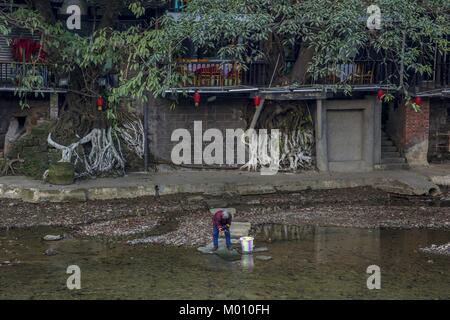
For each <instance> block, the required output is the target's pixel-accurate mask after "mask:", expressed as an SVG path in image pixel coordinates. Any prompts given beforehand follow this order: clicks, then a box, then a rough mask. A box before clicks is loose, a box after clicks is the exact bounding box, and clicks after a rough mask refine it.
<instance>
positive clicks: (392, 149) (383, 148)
mask: <svg viewBox="0 0 450 320" xmlns="http://www.w3.org/2000/svg"><path fill="white" fill-rule="evenodd" d="M397 151H398V150H397V147H396V146H381V153H383V152H397Z"/></svg>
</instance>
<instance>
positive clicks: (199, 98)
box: [194, 90, 201, 107]
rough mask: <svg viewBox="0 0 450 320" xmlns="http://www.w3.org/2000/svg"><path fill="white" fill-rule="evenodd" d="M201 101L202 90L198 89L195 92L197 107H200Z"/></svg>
mask: <svg viewBox="0 0 450 320" xmlns="http://www.w3.org/2000/svg"><path fill="white" fill-rule="evenodd" d="M200 101H201V96H200V92H198V90H196V91H195V93H194V103H195V106H196V107H198V106H199V105H200Z"/></svg>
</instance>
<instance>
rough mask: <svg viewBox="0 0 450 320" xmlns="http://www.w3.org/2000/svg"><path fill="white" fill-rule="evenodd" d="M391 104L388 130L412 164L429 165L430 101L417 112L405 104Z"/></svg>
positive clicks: (423, 103) (425, 101) (424, 102)
mask: <svg viewBox="0 0 450 320" xmlns="http://www.w3.org/2000/svg"><path fill="white" fill-rule="evenodd" d="M394 105H395V104H392V105H391V106H389V120H388V122H387V125H386V131H387V133H388V135H389V136H390V137H391V139H392V140H393V141H394V143H395V144H396V146H397V147H398V149H399V150H400V151H401V152H402V153H403V154H404V155H405V157H406V159H407V160H408V163H409V164H410V165H427V164H428V160H427V154H428V139H429V127H430V102H429V101H427V100H424V101H423V102H422V106H421V111H419V112H416V111H414V110H413V109H412V108H411V107H410V106H407V105H405V104H403V103H402V104H398V106H397V107H394Z"/></svg>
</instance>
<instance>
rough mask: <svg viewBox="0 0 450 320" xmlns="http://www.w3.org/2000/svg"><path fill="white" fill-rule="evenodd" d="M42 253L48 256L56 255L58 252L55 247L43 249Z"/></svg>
mask: <svg viewBox="0 0 450 320" xmlns="http://www.w3.org/2000/svg"><path fill="white" fill-rule="evenodd" d="M44 254H45V255H46V256H49V257H51V256H56V255H57V254H58V251H56V250H55V249H52V248H50V249H47V250H45V252H44Z"/></svg>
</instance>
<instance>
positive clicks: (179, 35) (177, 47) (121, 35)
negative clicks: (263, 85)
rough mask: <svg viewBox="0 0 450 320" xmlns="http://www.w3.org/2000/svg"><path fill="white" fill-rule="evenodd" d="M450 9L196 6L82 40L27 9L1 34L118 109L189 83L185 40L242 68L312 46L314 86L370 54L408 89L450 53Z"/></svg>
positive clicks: (349, 2) (443, 0)
mask: <svg viewBox="0 0 450 320" xmlns="http://www.w3.org/2000/svg"><path fill="white" fill-rule="evenodd" d="M126 4H127V6H128V9H129V10H130V11H131V12H132V13H133V14H134V15H136V16H137V17H142V16H143V14H144V13H145V9H144V6H143V2H142V1H138V0H131V1H127V2H126ZM370 4H377V5H378V6H379V7H380V8H381V13H382V29H381V30H379V31H369V30H368V29H367V28H366V20H367V12H366V10H367V6H368V5H370ZM449 10H450V2H449V1H447V0H428V1H419V0H376V1H373V2H372V1H360V0H342V1H334V0H304V1H291V0H191V1H189V3H188V5H187V7H186V9H185V13H184V14H182V15H181V16H179V18H178V19H174V18H173V17H171V16H169V15H164V16H162V17H160V18H158V19H157V20H152V21H149V22H148V26H147V27H145V28H143V27H139V26H130V27H128V28H127V29H125V30H123V31H122V30H112V29H110V28H104V29H97V30H95V31H94V32H92V34H91V35H89V36H79V35H78V34H76V33H74V32H71V31H68V30H67V29H66V27H65V25H63V23H61V22H57V23H54V24H50V23H48V22H47V21H44V20H43V18H42V17H41V16H40V15H39V14H38V13H37V12H34V11H32V10H30V9H29V8H27V7H25V8H21V9H18V10H15V11H13V12H6V11H5V12H0V32H1V33H2V34H6V33H8V32H9V31H10V28H11V27H12V26H20V27H22V28H25V29H28V30H30V31H31V32H33V33H40V34H42V41H43V43H44V48H45V50H46V51H47V52H49V53H50V54H49V62H50V63H52V64H54V65H55V66H56V68H57V69H58V70H60V71H61V72H65V73H69V74H71V73H75V72H78V73H79V72H81V74H82V75H83V80H84V81H85V84H84V87H83V88H82V90H81V92H80V94H83V95H85V96H87V97H90V98H95V97H97V96H98V95H100V94H104V95H105V96H107V97H108V105H109V106H111V107H112V108H113V110H114V108H115V107H116V106H118V105H119V103H120V102H121V101H123V99H132V100H142V101H146V99H147V93H148V92H151V93H152V94H154V95H155V96H164V94H165V92H166V90H168V89H170V88H172V87H174V86H177V84H178V83H180V81H181V80H183V78H182V75H180V74H178V73H177V69H176V65H175V63H176V59H177V57H179V56H180V54H182V53H183V52H184V51H185V49H186V48H184V46H183V43H184V40H186V39H190V40H191V42H192V43H193V45H194V46H196V47H199V48H204V49H215V50H217V52H218V56H219V57H220V58H223V59H233V60H235V61H237V62H238V63H239V68H245V65H246V63H248V62H251V61H254V60H259V59H262V58H265V57H266V55H267V54H268V52H267V50H266V48H265V46H259V44H261V43H269V42H268V41H270V43H271V45H272V46H281V48H280V49H281V50H282V51H287V50H289V48H291V47H292V46H293V45H294V44H301V45H302V46H303V47H306V46H307V47H311V48H312V49H313V50H314V55H313V58H312V61H311V63H310V64H309V66H308V72H309V74H310V76H311V77H312V78H313V79H317V78H321V77H324V76H326V75H327V74H329V73H330V68H331V69H333V68H336V66H337V65H338V64H342V63H350V62H351V61H353V60H354V59H355V56H356V54H357V53H358V52H364V51H366V52H367V51H368V50H369V49H370V50H373V51H375V52H376V53H378V54H379V56H380V57H382V58H383V59H384V61H385V62H390V63H393V64H394V65H395V66H397V68H396V69H397V71H396V72H397V74H394V75H393V78H392V79H391V81H392V82H394V81H395V80H396V79H398V78H399V76H400V73H402V75H403V78H404V79H405V81H407V80H408V77H409V76H410V75H411V74H412V73H414V72H417V73H419V74H429V73H430V72H431V71H432V61H433V58H434V56H435V55H436V52H447V51H448V50H449V42H448V40H446V39H445V38H444V35H448V34H450V19H449V15H448V12H449ZM156 26H157V27H156ZM108 73H109V74H111V73H113V74H114V73H115V74H117V75H118V77H119V83H118V86H117V87H114V88H106V89H105V88H99V86H98V85H97V82H96V80H97V79H98V78H99V77H102V76H104V75H105V74H108ZM20 85H21V87H22V89H20V90H19V93H18V94H19V95H21V94H22V95H23V94H24V92H27V91H29V90H30V89H34V90H36V88H39V87H41V86H42V79H39V76H38V75H37V74H36V73H33V72H29V73H28V72H27V73H25V74H23V75H22V76H21V79H20ZM105 90H106V92H105Z"/></svg>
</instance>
